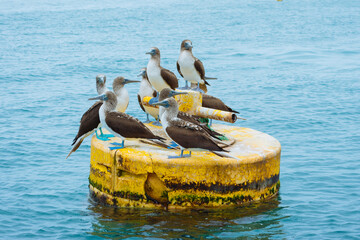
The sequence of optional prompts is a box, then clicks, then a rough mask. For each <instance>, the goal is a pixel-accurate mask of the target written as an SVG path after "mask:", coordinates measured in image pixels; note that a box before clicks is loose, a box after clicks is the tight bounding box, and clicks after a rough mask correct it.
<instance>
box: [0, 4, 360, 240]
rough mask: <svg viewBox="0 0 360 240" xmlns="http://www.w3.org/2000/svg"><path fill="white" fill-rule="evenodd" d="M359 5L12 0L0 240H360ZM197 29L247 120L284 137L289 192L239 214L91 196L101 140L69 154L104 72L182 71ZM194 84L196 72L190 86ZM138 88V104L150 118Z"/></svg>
mask: <svg viewBox="0 0 360 240" xmlns="http://www.w3.org/2000/svg"><path fill="white" fill-rule="evenodd" d="M359 13H360V2H359V1H334V0H323V1H310V0H303V1H296V0H295V1H290V0H283V1H275V0H270V1H269V0H268V1H264V0H261V1H227V0H225V1H206V2H200V1H199V2H197V1H188V0H183V1H177V0H175V1H154V2H148V1H127V2H117V1H108V0H107V1H95V0H92V1H69V0H65V1H59V0H54V1H45V0H34V1H23V0H22V1H20V0H11V1H10V0H0V83H1V89H2V94H1V97H0V99H1V101H0V123H1V128H0V150H1V158H0V185H1V187H0V239H72V238H74V239H101V238H108V239H142V238H145V239H359V238H360V223H359V220H360V201H359V200H360V174H359V173H360V120H359V119H360V61H359V60H360V14H359ZM184 39H191V40H192V42H193V45H194V49H193V52H194V55H195V56H197V57H198V58H199V59H201V60H202V62H203V63H204V65H205V68H206V71H207V75H208V76H211V77H217V78H218V80H216V81H211V85H212V86H211V87H209V93H210V94H212V95H214V96H217V97H220V98H222V99H223V101H224V102H226V103H227V104H228V105H229V106H231V107H232V108H234V109H236V110H238V111H240V112H241V113H240V116H242V117H245V118H247V121H241V120H239V121H237V122H236V123H235V125H237V126H243V127H250V128H253V129H256V130H259V131H262V132H266V133H268V134H270V135H272V136H274V137H275V138H277V139H278V140H279V141H280V142H281V144H282V157H281V174H280V180H281V188H280V192H279V195H278V197H277V198H275V199H272V200H270V201H269V202H267V203H262V204H253V205H250V206H247V207H240V208H235V209H231V210H221V211H220V210H219V211H190V210H189V211H180V212H165V211H159V210H138V209H114V208H109V207H102V206H97V205H96V204H94V203H93V202H92V201H91V200H90V199H89V193H88V176H89V159H90V138H89V139H87V140H85V141H84V143H83V144H82V146H81V147H80V149H78V151H77V152H75V153H74V154H73V155H72V156H71V157H70V158H69V159H68V160H65V157H66V155H67V154H68V152H69V150H70V144H71V142H72V139H73V137H74V136H75V135H76V133H77V130H78V124H79V120H80V117H81V115H82V113H83V112H84V111H86V110H87V108H88V107H89V106H90V105H91V102H89V101H88V100H87V99H88V98H89V97H93V96H96V90H95V76H96V75H97V74H100V73H103V74H106V75H107V77H108V81H109V83H111V82H112V80H113V79H114V78H115V77H116V76H119V75H123V76H125V77H127V78H130V79H131V78H132V79H135V78H136V75H137V73H138V71H139V70H140V68H142V67H144V66H146V64H147V61H148V55H145V52H146V51H147V50H149V48H150V47H153V46H157V47H158V48H159V49H160V50H161V55H162V66H164V67H165V68H168V69H170V70H172V71H174V72H175V73H176V74H177V76H179V74H178V73H177V72H176V65H175V64H176V60H177V58H178V54H179V48H180V43H181V41H182V40H184ZM180 84H181V85H183V84H184V82H183V81H181V83H180ZM138 87H139V85H136V84H132V85H131V84H130V85H128V86H127V88H128V90H129V93H130V104H129V108H128V110H127V113H129V114H131V115H133V116H136V117H138V118H140V119H142V120H145V115H144V114H143V113H142V111H141V110H140V107H139V106H138V104H137V100H136V94H137V91H138Z"/></svg>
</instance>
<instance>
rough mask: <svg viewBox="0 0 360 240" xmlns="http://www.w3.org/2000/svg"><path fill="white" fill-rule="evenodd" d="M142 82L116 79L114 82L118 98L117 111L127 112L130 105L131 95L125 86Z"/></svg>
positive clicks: (114, 89)
mask: <svg viewBox="0 0 360 240" xmlns="http://www.w3.org/2000/svg"><path fill="white" fill-rule="evenodd" d="M136 82H140V81H137V80H129V79H125V78H124V77H116V78H115V79H114V81H113V91H114V93H115V95H116V98H117V105H116V108H115V109H116V111H118V112H125V111H126V109H127V107H128V105H129V93H128V91H127V90H126V88H125V84H128V83H136Z"/></svg>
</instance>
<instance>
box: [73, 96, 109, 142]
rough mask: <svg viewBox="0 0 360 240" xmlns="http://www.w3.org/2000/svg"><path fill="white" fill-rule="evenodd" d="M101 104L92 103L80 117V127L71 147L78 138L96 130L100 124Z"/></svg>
mask: <svg viewBox="0 0 360 240" xmlns="http://www.w3.org/2000/svg"><path fill="white" fill-rule="evenodd" d="M102 104H103V103H102V102H100V101H98V102H96V103H94V104H93V105H92V106H91V107H90V108H89V109H88V110H87V111H86V112H85V113H84V114H83V115H82V117H81V120H80V126H79V130H78V133H77V135H76V136H75V138H74V140H73V143H72V145H74V144H75V143H76V141H77V140H78V138H80V137H81V136H83V135H85V134H87V133H89V132H91V131H92V130H94V129H96V128H97V127H98V126H99V124H100V117H99V109H100V107H101V106H102Z"/></svg>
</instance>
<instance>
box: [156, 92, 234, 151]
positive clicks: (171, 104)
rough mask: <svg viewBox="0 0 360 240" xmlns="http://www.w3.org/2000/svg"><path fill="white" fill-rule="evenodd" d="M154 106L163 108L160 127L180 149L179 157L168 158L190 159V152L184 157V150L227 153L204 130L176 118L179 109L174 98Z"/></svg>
mask: <svg viewBox="0 0 360 240" xmlns="http://www.w3.org/2000/svg"><path fill="white" fill-rule="evenodd" d="M154 105H159V106H161V107H164V108H165V111H164V113H163V114H162V115H161V117H160V118H161V123H162V127H163V129H164V131H165V133H166V135H167V136H168V137H169V138H171V139H172V140H173V141H174V142H175V143H177V144H178V145H179V146H180V149H181V153H180V155H179V156H169V158H183V157H190V156H191V151H190V153H189V154H186V155H184V149H206V150H209V151H211V152H214V153H215V154H217V155H220V154H223V153H221V152H228V151H227V150H225V149H223V148H222V147H220V146H219V145H218V144H217V143H216V142H215V141H214V140H213V138H212V137H211V136H210V135H209V134H208V133H207V132H206V131H205V130H204V129H202V128H201V127H199V126H197V125H195V124H192V123H191V122H188V121H184V120H182V119H180V118H178V117H177V115H178V112H179V109H178V104H177V102H176V101H175V99H174V98H167V99H165V100H163V101H160V102H157V103H155V104H154ZM221 156H222V155H221Z"/></svg>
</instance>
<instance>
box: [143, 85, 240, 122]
mask: <svg viewBox="0 0 360 240" xmlns="http://www.w3.org/2000/svg"><path fill="white" fill-rule="evenodd" d="M177 91H184V90H177ZM185 92H187V93H188V94H183V95H177V96H175V99H176V101H177V102H178V104H179V110H180V111H182V112H186V113H189V114H191V115H195V116H198V117H202V118H210V119H214V120H220V121H224V122H230V123H234V122H236V120H237V119H242V120H246V119H245V118H241V117H238V116H237V115H236V114H235V113H233V112H227V111H221V110H217V109H212V108H206V107H202V96H201V94H200V93H199V92H196V91H186V90H185ZM150 99H152V97H144V98H143V104H144V105H145V106H147V107H154V108H157V106H154V105H151V104H149V101H150Z"/></svg>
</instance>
